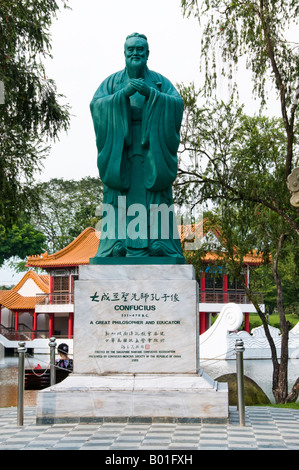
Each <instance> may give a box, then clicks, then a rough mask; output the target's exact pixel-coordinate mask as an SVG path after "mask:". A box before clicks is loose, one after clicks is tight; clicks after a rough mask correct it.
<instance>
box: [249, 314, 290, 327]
mask: <svg viewBox="0 0 299 470" xmlns="http://www.w3.org/2000/svg"><path fill="white" fill-rule="evenodd" d="M286 320H287V321H289V322H290V324H291V329H292V328H294V326H295V325H296V324H297V323H298V321H299V318H298V315H295V314H289V315H286ZM269 324H270V325H271V326H274V327H275V328H279V315H278V314H272V315H269ZM261 325H262V320H261V319H260V317H259V316H258V314H257V313H250V314H249V327H250V330H249V331H251V330H252V329H253V328H257V327H258V326H261Z"/></svg>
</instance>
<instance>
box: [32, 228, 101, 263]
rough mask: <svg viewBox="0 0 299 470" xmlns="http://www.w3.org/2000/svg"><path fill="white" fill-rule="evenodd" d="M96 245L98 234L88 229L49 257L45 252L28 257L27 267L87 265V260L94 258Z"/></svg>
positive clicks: (97, 243)
mask: <svg viewBox="0 0 299 470" xmlns="http://www.w3.org/2000/svg"><path fill="white" fill-rule="evenodd" d="M98 245H99V234H98V232H96V231H95V229H94V228H92V227H88V228H86V229H85V230H84V231H83V232H82V233H80V235H78V237H77V238H75V240H73V241H72V242H71V243H70V244H69V245H67V246H66V247H65V248H63V249H62V250H60V251H57V252H56V253H53V254H51V255H49V254H48V253H47V252H45V253H43V254H41V255H34V256H29V257H28V258H27V266H32V267H38V268H52V267H53V268H56V267H65V266H79V265H84V264H89V258H93V257H94V256H95V254H96V252H97V249H98Z"/></svg>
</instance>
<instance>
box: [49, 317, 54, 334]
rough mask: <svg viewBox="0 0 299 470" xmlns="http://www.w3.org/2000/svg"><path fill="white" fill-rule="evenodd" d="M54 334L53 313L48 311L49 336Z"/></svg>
mask: <svg viewBox="0 0 299 470" xmlns="http://www.w3.org/2000/svg"><path fill="white" fill-rule="evenodd" d="M51 336H54V313H49V338H51Z"/></svg>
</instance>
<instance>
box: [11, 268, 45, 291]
mask: <svg viewBox="0 0 299 470" xmlns="http://www.w3.org/2000/svg"><path fill="white" fill-rule="evenodd" d="M43 276H44V275H43ZM28 279H32V280H33V281H34V282H35V284H36V285H37V286H38V287H39V288H40V289H41V290H42V291H43V292H44V293H45V294H47V293H49V284H47V283H46V282H45V281H44V280H43V279H42V278H41V277H40V275H39V274H37V273H36V272H35V271H33V270H32V269H30V270H29V271H27V272H26V273H25V275H24V276H23V277H22V279H21V280H20V281H19V282H18V283H17V284H16V285H15V286H14V287H12V289H11V290H12V291H14V292H16V293H18V291H19V289H21V287H23V285H24V284H25V282H26V281H27V280H28ZM20 295H21V294H20Z"/></svg>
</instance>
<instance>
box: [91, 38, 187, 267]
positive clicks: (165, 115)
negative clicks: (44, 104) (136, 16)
mask: <svg viewBox="0 0 299 470" xmlns="http://www.w3.org/2000/svg"><path fill="white" fill-rule="evenodd" d="M124 52H125V61H126V67H125V69H124V70H122V71H120V72H117V73H114V74H113V75H110V76H109V77H108V78H107V79H106V80H104V81H103V83H102V84H101V85H100V86H99V88H98V89H97V91H96V93H95V95H94V97H93V99H92V102H91V104H90V109H91V114H92V118H93V123H94V129H95V135H96V145H97V151H98V158H97V164H98V169H99V174H100V178H101V180H102V182H103V188H104V189H103V213H102V216H103V218H102V228H101V234H100V242H99V248H98V252H97V254H96V257H95V258H92V260H91V264H98V262H100V260H101V259H104V258H111V257H112V258H117V259H118V261H121V258H124V259H123V262H125V259H129V258H134V259H135V260H137V259H139V258H142V259H143V260H145V259H147V258H149V257H155V258H157V257H158V258H161V260H162V261H161V263H163V259H168V258H171V259H172V260H175V259H177V260H179V261H176V262H179V263H181V262H184V257H183V253H182V249H181V243H180V238H179V234H178V231H177V226H176V222H175V215H174V208H173V197H172V183H173V181H174V180H175V178H176V174H177V150H178V146H179V142H180V126H181V121H182V115H183V108H184V104H183V100H182V98H181V96H180V95H179V93H178V92H177V90H176V89H175V87H174V86H173V85H172V84H171V83H170V81H169V80H168V79H166V78H165V77H163V76H162V75H161V74H159V73H156V72H153V71H151V70H149V69H148V67H147V60H148V56H149V48H148V42H147V38H146V36H144V35H142V34H138V33H134V34H132V35H130V36H128V37H127V38H126V42H125V51H124ZM174 262H175V261H174Z"/></svg>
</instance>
